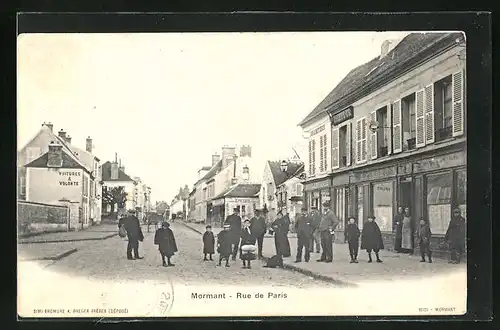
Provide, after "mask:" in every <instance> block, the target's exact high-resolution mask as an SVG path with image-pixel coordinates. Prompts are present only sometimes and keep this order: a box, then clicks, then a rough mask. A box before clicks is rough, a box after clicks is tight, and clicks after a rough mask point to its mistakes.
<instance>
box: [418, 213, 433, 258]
mask: <svg viewBox="0 0 500 330" xmlns="http://www.w3.org/2000/svg"><path fill="white" fill-rule="evenodd" d="M431 235H432V233H431V228H430V226H429V223H428V222H427V221H426V220H425V219H424V218H423V217H422V218H420V226H419V227H418V229H417V242H418V243H419V245H420V255H421V256H422V260H420V262H425V255H426V254H427V256H428V257H429V263H432V251H431Z"/></svg>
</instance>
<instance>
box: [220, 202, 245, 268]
mask: <svg viewBox="0 0 500 330" xmlns="http://www.w3.org/2000/svg"><path fill="white" fill-rule="evenodd" d="M224 224H228V225H229V226H230V228H229V233H230V239H231V245H232V250H233V253H232V260H236V255H237V254H238V247H239V245H240V235H241V218H240V209H239V208H237V207H236V208H234V209H233V214H231V215H230V216H228V217H227V218H226V221H225V222H224Z"/></svg>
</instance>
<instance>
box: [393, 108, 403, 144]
mask: <svg viewBox="0 0 500 330" xmlns="http://www.w3.org/2000/svg"><path fill="white" fill-rule="evenodd" d="M392 146H393V151H394V153H398V152H401V151H403V143H402V129H401V100H397V101H396V102H394V103H393V104H392Z"/></svg>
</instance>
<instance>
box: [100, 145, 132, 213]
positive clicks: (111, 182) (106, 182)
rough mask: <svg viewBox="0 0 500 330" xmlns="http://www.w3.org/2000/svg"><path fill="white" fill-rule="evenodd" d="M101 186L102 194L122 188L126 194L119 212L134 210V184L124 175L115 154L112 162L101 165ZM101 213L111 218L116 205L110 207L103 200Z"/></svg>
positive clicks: (123, 168)
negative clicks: (123, 204) (123, 206)
mask: <svg viewBox="0 0 500 330" xmlns="http://www.w3.org/2000/svg"><path fill="white" fill-rule="evenodd" d="M102 185H103V194H105V193H106V192H107V191H109V190H111V189H113V188H115V187H123V188H124V191H125V192H126V193H127V200H126V202H125V208H123V209H122V210H121V211H127V210H130V209H134V210H135V207H136V205H137V204H136V200H135V192H136V190H135V186H136V182H135V181H134V179H132V178H131V177H130V176H129V175H128V174H127V173H125V167H124V166H122V164H121V161H118V158H117V155H116V154H115V160H114V161H113V162H110V161H107V162H105V163H104V164H103V165H102ZM103 211H104V212H105V213H106V215H107V216H111V215H112V214H111V213H116V212H118V211H119V210H118V207H117V205H112V204H110V203H108V202H106V201H104V200H103ZM113 216H114V215H113Z"/></svg>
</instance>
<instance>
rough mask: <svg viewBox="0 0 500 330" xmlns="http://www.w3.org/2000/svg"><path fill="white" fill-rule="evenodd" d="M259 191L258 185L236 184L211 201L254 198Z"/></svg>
mask: <svg viewBox="0 0 500 330" xmlns="http://www.w3.org/2000/svg"><path fill="white" fill-rule="evenodd" d="M259 191H260V184H253V183H238V184H236V185H233V186H231V187H229V188H227V189H226V190H224V191H223V192H221V193H220V194H219V195H217V196H215V197H214V198H213V199H220V198H223V197H256V195H257V194H258V193H259Z"/></svg>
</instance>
